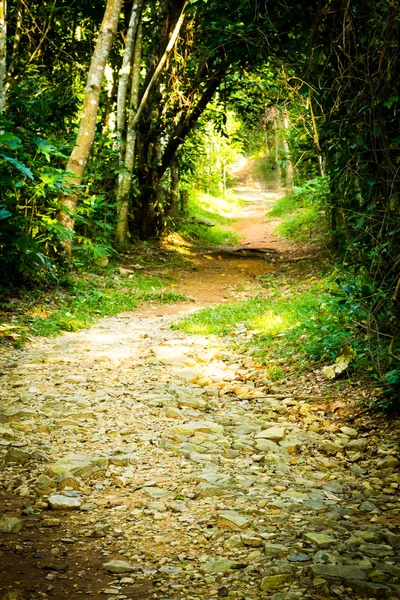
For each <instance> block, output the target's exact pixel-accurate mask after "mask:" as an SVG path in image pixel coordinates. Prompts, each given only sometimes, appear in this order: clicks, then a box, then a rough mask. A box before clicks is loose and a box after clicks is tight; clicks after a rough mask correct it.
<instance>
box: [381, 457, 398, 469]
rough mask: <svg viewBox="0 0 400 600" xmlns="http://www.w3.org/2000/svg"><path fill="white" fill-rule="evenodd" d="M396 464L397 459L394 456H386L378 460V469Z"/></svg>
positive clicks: (392, 466) (395, 465) (390, 467)
mask: <svg viewBox="0 0 400 600" xmlns="http://www.w3.org/2000/svg"><path fill="white" fill-rule="evenodd" d="M398 464H399V460H398V458H396V457H395V456H386V457H385V458H382V460H380V461H379V462H378V465H379V468H380V469H392V468H394V467H397V466H398Z"/></svg>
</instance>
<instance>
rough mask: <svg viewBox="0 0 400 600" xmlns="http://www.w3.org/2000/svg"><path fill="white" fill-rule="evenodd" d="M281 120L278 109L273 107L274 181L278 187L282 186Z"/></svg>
mask: <svg viewBox="0 0 400 600" xmlns="http://www.w3.org/2000/svg"><path fill="white" fill-rule="evenodd" d="M280 135H281V120H280V113H279V110H278V109H277V108H276V109H275V119H274V150H275V164H276V175H277V177H276V183H277V184H278V187H282V165H281V140H280Z"/></svg>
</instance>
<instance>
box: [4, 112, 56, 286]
mask: <svg viewBox="0 0 400 600" xmlns="http://www.w3.org/2000/svg"><path fill="white" fill-rule="evenodd" d="M2 126H3V127H4V129H3V133H2V134H1V136H0V173H1V177H0V209H1V212H0V218H1V225H2V227H1V231H0V267H1V268H0V280H1V281H3V283H4V284H12V283H15V284H21V283H29V282H33V281H42V282H43V281H46V280H49V279H50V280H51V279H53V280H56V279H57V275H58V271H59V267H58V265H57V264H56V261H55V259H56V258H57V257H58V259H60V247H59V235H60V233H61V230H62V228H61V226H60V225H59V224H58V222H57V220H56V218H55V217H56V211H57V206H58V200H57V196H58V194H59V193H60V192H63V191H64V190H65V189H66V187H65V173H64V171H63V170H62V169H58V168H56V167H54V166H53V165H52V164H50V157H52V156H53V155H54V156H55V157H59V156H60V155H62V153H61V152H60V150H59V149H58V148H57V147H56V146H55V145H54V144H52V143H51V142H49V141H48V140H44V139H42V138H40V137H37V135H35V134H34V133H33V132H29V131H25V130H22V132H21V131H20V129H21V128H19V127H15V125H14V124H13V122H12V121H10V120H7V121H6V120H4V119H3V121H2ZM6 128H7V129H6ZM18 134H19V135H18ZM59 263H60V260H59Z"/></svg>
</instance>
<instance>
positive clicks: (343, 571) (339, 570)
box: [310, 565, 366, 581]
mask: <svg viewBox="0 0 400 600" xmlns="http://www.w3.org/2000/svg"><path fill="white" fill-rule="evenodd" d="M310 568H311V571H312V572H313V573H314V575H316V576H319V577H323V578H324V579H327V580H328V581H330V580H332V579H344V580H352V579H366V575H365V573H364V571H362V570H361V569H360V568H359V567H356V566H351V567H348V566H345V565H311V567H310Z"/></svg>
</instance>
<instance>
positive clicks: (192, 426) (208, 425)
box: [170, 421, 224, 437]
mask: <svg viewBox="0 0 400 600" xmlns="http://www.w3.org/2000/svg"><path fill="white" fill-rule="evenodd" d="M223 432H224V428H223V426H222V425H219V424H218V423H214V422H213V421H192V422H190V423H184V424H182V425H174V427H171V429H170V433H171V434H172V435H173V436H176V435H178V436H183V437H192V436H194V435H196V433H215V434H223Z"/></svg>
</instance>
